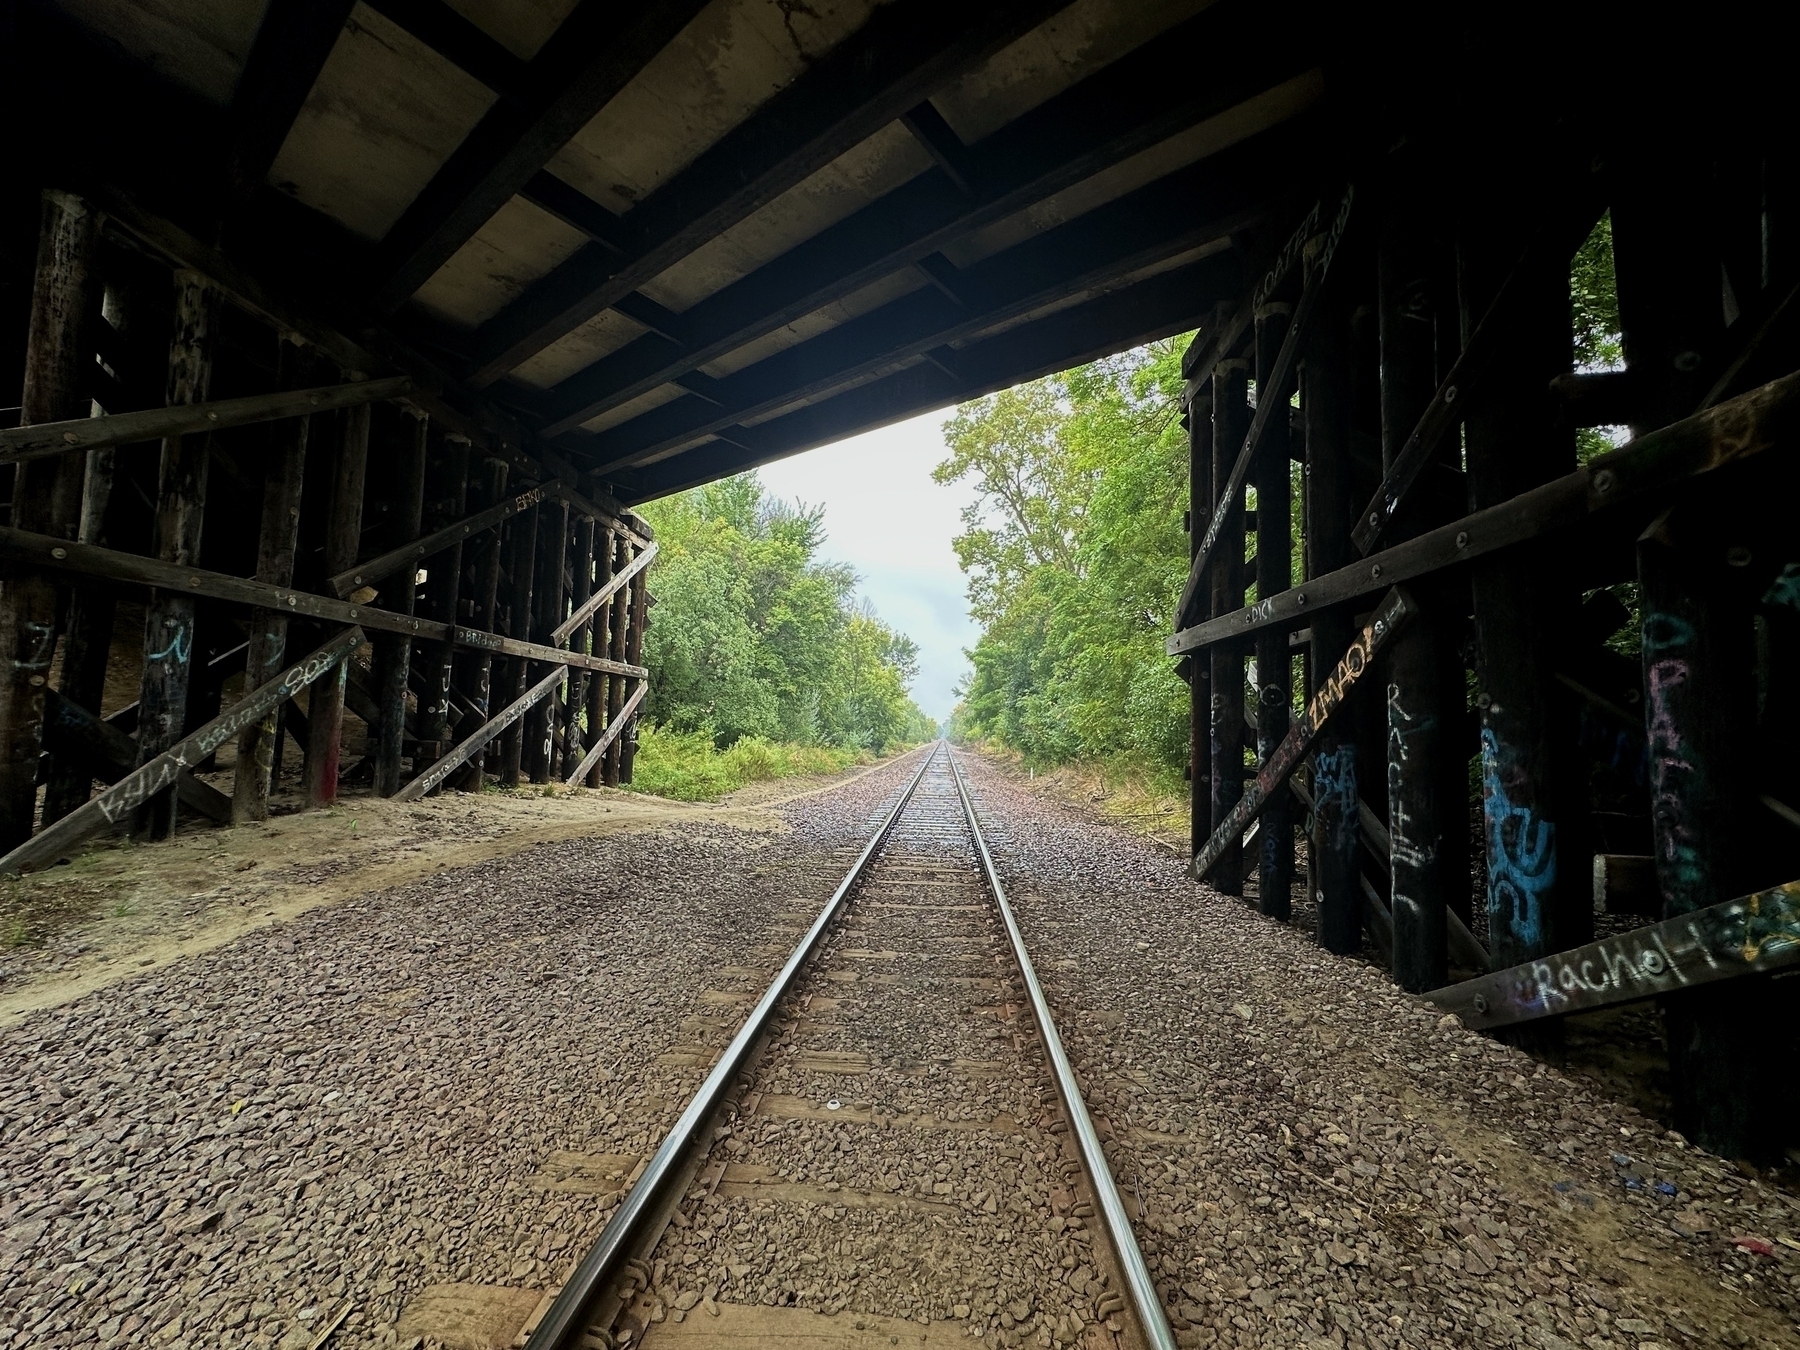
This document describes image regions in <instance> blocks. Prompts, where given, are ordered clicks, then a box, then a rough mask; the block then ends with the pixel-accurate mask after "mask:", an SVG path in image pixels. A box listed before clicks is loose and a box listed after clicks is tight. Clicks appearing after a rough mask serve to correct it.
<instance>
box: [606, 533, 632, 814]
mask: <svg viewBox="0 0 1800 1350" xmlns="http://www.w3.org/2000/svg"><path fill="white" fill-rule="evenodd" d="M630 561H631V542H630V540H629V539H628V538H627V537H626V535H625V532H624V531H623V530H621V531H619V532H618V533H616V534H615V535H614V536H613V565H614V567H615V568H620V567H623V566H625V564H626V563H628V562H630ZM610 608H611V610H612V619H611V623H612V638H611V645H610V647H609V648H608V650H607V655H608V656H610V657H612V659H613V660H615V661H623V660H624V659H625V641H626V632H627V630H628V629H629V628H630V626H631V587H630V586H629V585H628V586H626V587H624V588H623V589H621V590H620V591H619V593H618V595H617V596H615V597H614V598H613V602H612V604H611V606H610ZM607 683H608V684H609V685H610V688H609V689H608V691H607V696H606V725H607V728H608V729H609V730H611V729H612V727H613V724H614V723H615V722H617V721H618V720H619V717H620V715H621V713H622V711H623V709H624V707H625V692H626V686H625V681H624V680H623V679H620V678H617V677H615V678H613V679H611V680H609V681H608V682H607ZM623 739H624V738H623V737H622V736H620V735H618V734H617V733H615V735H614V738H613V742H612V744H611V745H610V746H608V747H607V750H606V760H605V764H606V785H607V786H608V787H617V786H618V785H619V767H620V764H621V762H622V761H621V756H622V755H623V754H624V749H625V748H624V746H623V745H621V744H620V742H621V741H622V740H623Z"/></svg>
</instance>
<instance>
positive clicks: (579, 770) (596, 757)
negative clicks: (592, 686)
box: [568, 680, 650, 787]
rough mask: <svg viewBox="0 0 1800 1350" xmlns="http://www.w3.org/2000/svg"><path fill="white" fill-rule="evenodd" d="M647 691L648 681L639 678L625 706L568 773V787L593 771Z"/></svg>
mask: <svg viewBox="0 0 1800 1350" xmlns="http://www.w3.org/2000/svg"><path fill="white" fill-rule="evenodd" d="M649 692H650V684H649V681H647V680H639V681H638V684H637V688H636V689H633V690H632V691H631V697H630V698H628V699H626V700H625V706H624V707H622V708H620V709H619V711H618V712H616V713H614V714H613V717H612V720H611V721H610V722H608V723H607V724H606V730H605V731H603V732H601V733H600V737H599V739H598V740H596V741H595V742H594V743H593V744H592V745H591V746H589V747H588V752H587V754H585V755H583V756H582V757H581V763H580V764H578V765H576V766H575V772H574V773H572V774H570V775H569V777H568V784H569V786H570V787H575V786H577V785H579V784H580V782H581V780H582V779H584V778H586V777H587V776H588V775H589V774H590V773H592V772H593V771H594V765H596V764H598V763H599V762H600V756H602V755H604V754H605V753H606V749H607V747H608V746H609V745H611V744H612V743H613V742H614V741H616V740H617V739H618V738H619V733H620V732H621V731H623V730H625V727H626V725H627V724H628V723H629V722H630V721H631V715H632V714H633V713H634V712H636V711H637V707H638V704H640V703H642V702H643V701H644V695H645V694H647V693H649Z"/></svg>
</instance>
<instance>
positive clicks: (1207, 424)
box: [1182, 396, 1213, 857]
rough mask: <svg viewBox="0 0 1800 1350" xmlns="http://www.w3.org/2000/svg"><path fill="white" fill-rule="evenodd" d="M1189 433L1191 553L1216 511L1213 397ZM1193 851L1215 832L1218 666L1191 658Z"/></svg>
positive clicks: (1199, 407)
mask: <svg viewBox="0 0 1800 1350" xmlns="http://www.w3.org/2000/svg"><path fill="white" fill-rule="evenodd" d="M1182 419H1183V422H1184V423H1185V425H1186V427H1187V434H1188V521H1187V536H1188V556H1189V557H1190V558H1191V557H1192V556H1193V551H1194V549H1195V548H1196V547H1197V546H1198V545H1199V541H1200V532H1201V531H1202V530H1204V529H1205V528H1206V524H1205V522H1206V518H1207V516H1208V515H1209V514H1210V513H1211V511H1212V502H1213V491H1212V447H1213V424H1212V399H1211V397H1210V396H1209V397H1207V398H1206V399H1204V400H1200V399H1196V400H1194V401H1193V402H1192V403H1190V404H1189V405H1188V407H1187V408H1186V409H1185V410H1184V412H1183V413H1182ZM1188 665H1189V669H1188V855H1189V856H1190V857H1191V856H1193V855H1194V854H1196V853H1198V852H1199V851H1200V850H1201V848H1202V847H1203V846H1204V845H1205V843H1206V838H1207V836H1208V835H1209V834H1211V833H1212V776H1213V762H1212V733H1211V730H1210V727H1209V723H1210V720H1211V719H1210V717H1209V715H1208V714H1209V709H1210V708H1211V706H1212V700H1211V693H1212V666H1211V665H1210V664H1209V663H1208V662H1205V661H1190V662H1189V663H1188Z"/></svg>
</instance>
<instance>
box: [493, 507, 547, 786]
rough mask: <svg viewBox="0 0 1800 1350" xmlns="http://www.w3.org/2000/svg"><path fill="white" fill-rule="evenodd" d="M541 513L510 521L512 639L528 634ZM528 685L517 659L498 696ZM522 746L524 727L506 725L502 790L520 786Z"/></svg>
mask: <svg viewBox="0 0 1800 1350" xmlns="http://www.w3.org/2000/svg"><path fill="white" fill-rule="evenodd" d="M542 514H543V511H542V508H541V507H537V506H534V507H532V508H531V510H529V511H526V512H524V513H522V514H521V515H517V516H514V517H513V521H512V527H511V532H510V538H509V545H510V550H509V553H508V556H507V564H506V565H507V571H508V572H509V573H510V574H511V580H512V586H511V590H510V594H509V595H508V597H507V603H506V620H507V631H508V632H509V633H510V634H511V635H512V637H513V638H514V639H515V640H517V639H519V638H523V637H526V636H528V635H529V634H530V632H531V593H532V584H533V582H534V581H535V580H536V574H537V537H538V526H539V524H540V517H541V516H542ZM529 683H530V668H529V667H528V666H527V665H526V662H525V659H524V658H523V657H519V658H516V659H514V660H511V661H508V662H507V663H506V666H505V668H504V670H503V671H502V673H501V676H500V688H501V690H502V691H503V693H502V694H501V697H504V698H505V699H506V700H507V702H508V703H513V702H516V701H517V700H518V699H520V698H522V697H523V696H524V694H525V688H526V685H527V684H529ZM524 747H525V742H524V728H523V726H522V725H520V724H519V723H518V722H517V721H514V722H509V723H508V724H507V726H506V729H505V735H503V736H502V737H501V738H500V766H499V767H500V786H501V787H508V788H514V787H517V786H519V781H520V774H521V769H522V765H523V762H524V761H523V756H524Z"/></svg>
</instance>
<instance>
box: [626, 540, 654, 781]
mask: <svg viewBox="0 0 1800 1350" xmlns="http://www.w3.org/2000/svg"><path fill="white" fill-rule="evenodd" d="M628 622H629V623H630V625H631V626H630V628H629V629H628V630H627V632H626V635H625V663H626V664H627V665H632V666H638V665H642V664H643V662H644V635H645V634H646V633H647V632H648V631H649V628H650V576H649V574H648V573H646V572H640V573H638V575H637V577H636V579H634V580H633V581H632V582H631V610H630V617H629V620H628ZM649 687H650V683H649V680H648V679H645V680H642V681H640V682H639V683H638V689H637V690H633V691H632V692H633V693H636V692H638V690H644V691H648V689H649ZM626 702H627V703H631V706H630V707H629V708H627V709H626V710H624V711H622V712H621V713H620V714H619V716H620V720H621V721H623V722H624V723H625V725H624V727H623V728H622V731H621V735H620V738H619V744H620V747H621V748H620V752H619V781H620V782H621V783H629V782H630V781H631V769H632V765H633V763H634V762H635V761H636V759H637V725H636V721H635V719H636V717H637V716H638V712H637V704H636V703H632V702H631V700H629V699H628V700H626ZM638 702H642V700H641V699H640V700H638Z"/></svg>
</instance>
